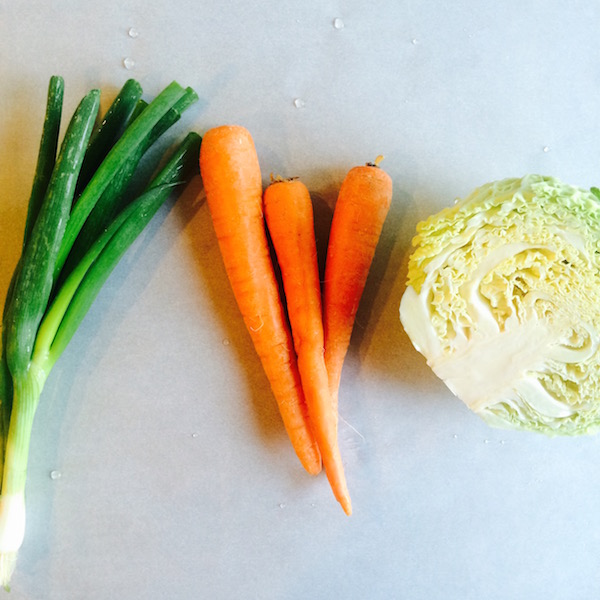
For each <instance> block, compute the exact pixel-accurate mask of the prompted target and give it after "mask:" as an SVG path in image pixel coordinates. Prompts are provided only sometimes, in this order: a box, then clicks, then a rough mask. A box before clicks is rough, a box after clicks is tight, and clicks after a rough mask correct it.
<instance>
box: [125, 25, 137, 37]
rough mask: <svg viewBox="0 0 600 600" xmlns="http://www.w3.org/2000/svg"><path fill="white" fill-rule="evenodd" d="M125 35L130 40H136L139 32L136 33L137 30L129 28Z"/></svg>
mask: <svg viewBox="0 0 600 600" xmlns="http://www.w3.org/2000/svg"><path fill="white" fill-rule="evenodd" d="M127 35H128V36H129V37H130V38H136V37H138V36H139V35H140V32H139V31H138V30H137V29H136V28H135V27H130V28H129V29H128V30H127Z"/></svg>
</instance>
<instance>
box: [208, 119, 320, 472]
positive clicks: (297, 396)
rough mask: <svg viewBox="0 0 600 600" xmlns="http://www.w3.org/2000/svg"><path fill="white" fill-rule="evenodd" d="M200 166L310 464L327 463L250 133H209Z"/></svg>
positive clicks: (257, 341) (238, 291)
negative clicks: (274, 256)
mask: <svg viewBox="0 0 600 600" xmlns="http://www.w3.org/2000/svg"><path fill="white" fill-rule="evenodd" d="M200 173H201V176H202V181H203V184H204V191H205V194H206V201H207V204H208V207H209V210H210V214H211V217H212V221H213V224H214V228H215V233H216V236H217V239H218V242H219V248H220V251H221V255H222V257H223V262H224V265H225V269H226V271H227V275H228V277H229V281H230V283H231V288H232V290H233V293H234V296H235V299H236V301H237V304H238V306H239V308H240V311H241V313H242V316H243V319H244V322H245V324H246V327H247V329H248V331H249V333H250V336H251V339H252V342H253V343H254V347H255V348H256V351H257V353H258V356H259V357H260V360H261V362H262V366H263V368H264V370H265V373H266V375H267V378H268V380H269V382H270V384H271V389H272V390H273V395H274V396H275V399H276V401H277V404H278V406H279V411H280V413H281V417H282V420H283V423H284V426H285V428H286V430H287V433H288V436H289V438H290V440H291V442H292V445H293V447H294V449H295V451H296V454H297V455H298V458H299V459H300V462H301V463H302V465H303V466H304V468H305V469H306V470H307V471H308V472H309V473H311V474H316V473H318V472H319V471H320V470H321V458H320V455H319V450H318V447H317V443H316V440H315V437H314V435H313V433H312V429H311V425H310V421H309V418H308V411H307V408H306V402H305V400H304V395H303V391H302V384H301V381H300V375H299V373H298V366H297V360H296V354H295V351H294V346H293V341H292V337H291V332H290V329H289V326H288V324H287V321H286V317H285V310H284V307H283V305H282V302H281V298H280V295H279V286H278V284H277V280H276V277H275V273H274V269H273V263H272V261H271V256H270V252H269V245H268V241H267V235H266V231H265V224H264V218H263V209H262V178H261V172H260V166H259V161H258V156H257V153H256V149H255V146H254V142H253V140H252V137H251V136H250V133H249V132H248V131H247V130H246V129H245V128H243V127H240V126H229V125H225V126H221V127H216V128H214V129H210V130H209V131H208V132H206V134H205V135H204V138H203V140H202V145H201V147H200Z"/></svg>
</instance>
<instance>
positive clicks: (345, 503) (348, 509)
mask: <svg viewBox="0 0 600 600" xmlns="http://www.w3.org/2000/svg"><path fill="white" fill-rule="evenodd" d="M339 502H340V504H341V505H342V508H343V509H344V512H345V513H346V514H347V515H348V516H351V515H352V503H351V502H350V498H348V496H346V497H344V498H342V499H341V500H340V501H339Z"/></svg>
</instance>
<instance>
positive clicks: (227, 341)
mask: <svg viewBox="0 0 600 600" xmlns="http://www.w3.org/2000/svg"><path fill="white" fill-rule="evenodd" d="M229 343H230V342H229V340H228V339H227V338H225V339H224V340H223V346H229Z"/></svg>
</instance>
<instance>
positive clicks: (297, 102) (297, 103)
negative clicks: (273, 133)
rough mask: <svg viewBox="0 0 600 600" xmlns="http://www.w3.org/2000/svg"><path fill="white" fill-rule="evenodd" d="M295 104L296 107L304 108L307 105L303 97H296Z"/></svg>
mask: <svg viewBox="0 0 600 600" xmlns="http://www.w3.org/2000/svg"><path fill="white" fill-rule="evenodd" d="M294 106H295V107H296V108H304V107H305V106H306V102H304V100H302V98H296V99H295V100H294Z"/></svg>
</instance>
